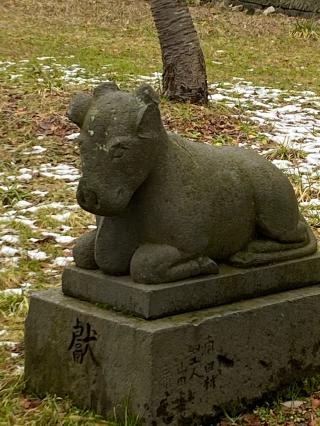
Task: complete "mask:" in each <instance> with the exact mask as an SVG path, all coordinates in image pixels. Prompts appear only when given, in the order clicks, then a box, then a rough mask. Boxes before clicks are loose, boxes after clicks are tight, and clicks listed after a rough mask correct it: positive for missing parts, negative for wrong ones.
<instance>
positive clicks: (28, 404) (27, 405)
mask: <svg viewBox="0 0 320 426" xmlns="http://www.w3.org/2000/svg"><path fill="white" fill-rule="evenodd" d="M41 404H42V400H41V399H28V398H23V399H22V400H21V406H22V407H23V408H24V409H25V410H34V409H35V408H37V407H39V406H40V405H41Z"/></svg>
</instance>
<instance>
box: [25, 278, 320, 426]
mask: <svg viewBox="0 0 320 426" xmlns="http://www.w3.org/2000/svg"><path fill="white" fill-rule="evenodd" d="M319 306H320V286H319V285H315V286H312V287H306V288H304V289H298V290H292V291H288V292H283V293H279V294H277V295H269V296H265V297H261V298H257V299H252V300H249V301H244V302H238V303H234V304H230V305H225V306H221V307H216V308H211V309H208V310H203V311H198V312H194V313H189V314H182V315H177V316H174V317H168V318H165V319H158V320H154V321H146V320H139V319H137V318H132V317H128V316H125V315H123V314H118V313H115V312H112V311H110V310H104V309H101V308H97V307H94V306H93V305H91V304H89V303H87V302H80V301H78V300H75V299H73V298H69V297H66V296H63V295H62V294H61V292H60V291H59V290H49V291H47V292H42V293H38V294H34V295H32V297H31V304H30V311H29V315H28V318H27V323H26V337H25V346H26V365H25V374H26V380H27V388H28V389H29V390H32V391H34V392H36V393H40V394H43V393H45V392H50V393H56V394H57V395H62V396H64V395H66V394H68V395H70V396H71V398H72V399H73V400H74V401H75V402H76V403H77V404H79V405H81V406H84V407H88V408H92V409H94V410H96V411H97V412H99V413H102V414H103V415H108V414H112V410H113V407H114V406H117V405H118V404H120V402H121V401H123V400H124V399H126V398H129V399H130V401H131V405H132V408H133V410H134V411H135V412H136V413H140V414H141V416H143V418H144V421H145V425H147V426H163V425H167V424H172V425H178V426H182V425H183V426H186V425H191V424H192V425H196V424H197V420H198V421H199V423H200V420H203V419H204V418H208V417H209V416H212V415H213V414H214V413H215V410H216V408H217V407H219V406H221V405H225V406H226V405H227V406H228V405H229V404H231V403H234V402H238V401H239V400H242V401H244V402H245V401H246V402H248V401H252V400H255V399H257V398H259V397H261V396H262V395H263V394H264V393H265V392H269V391H271V390H275V389H276V388H278V387H279V386H282V385H284V384H287V383H289V382H290V381H292V380H294V379H298V378H301V377H305V376H306V375H308V374H311V373H314V372H315V371H316V370H319V368H320V329H319V323H320V309H319ZM199 423H198V424H199ZM202 424H204V422H202Z"/></svg>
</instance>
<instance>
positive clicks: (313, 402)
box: [311, 397, 320, 410]
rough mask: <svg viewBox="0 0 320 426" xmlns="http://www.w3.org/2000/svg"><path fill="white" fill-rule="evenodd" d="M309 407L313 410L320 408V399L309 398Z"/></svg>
mask: <svg viewBox="0 0 320 426" xmlns="http://www.w3.org/2000/svg"><path fill="white" fill-rule="evenodd" d="M311 406H312V408H313V410H317V409H318V408H319V407H320V399H319V398H315V397H311Z"/></svg>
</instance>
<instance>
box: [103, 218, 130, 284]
mask: <svg viewBox="0 0 320 426" xmlns="http://www.w3.org/2000/svg"><path fill="white" fill-rule="evenodd" d="M137 246H138V238H137V235H136V229H135V225H134V222H133V220H132V218H130V216H129V215H128V214H124V215H123V216H114V217H102V218H100V221H99V223H98V229H97V236H96V240H95V261H96V263H97V265H98V266H99V268H100V269H101V270H102V271H103V272H104V273H105V274H109V275H126V274H128V273H129V270H130V261H131V258H132V256H133V253H134V251H135V250H136V248H137Z"/></svg>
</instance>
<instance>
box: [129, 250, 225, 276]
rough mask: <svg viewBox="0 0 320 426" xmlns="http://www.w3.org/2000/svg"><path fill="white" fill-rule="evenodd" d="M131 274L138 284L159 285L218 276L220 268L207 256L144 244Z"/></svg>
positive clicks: (132, 265)
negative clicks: (201, 275)
mask: <svg viewBox="0 0 320 426" xmlns="http://www.w3.org/2000/svg"><path fill="white" fill-rule="evenodd" d="M130 272H131V276H132V278H133V280H134V281H136V282H140V283H146V284H157V283H163V282H172V281H177V280H182V279H185V278H189V277H192V276H195V275H199V274H216V273H218V272H219V268H218V266H217V265H216V263H215V262H214V261H213V260H212V259H210V258H209V257H207V256H194V255H193V256H191V255H190V254H186V253H183V252H181V251H180V250H178V249H177V248H175V247H172V246H169V245H160V244H144V245H143V246H141V247H139V248H138V249H137V250H136V252H135V253H134V255H133V257H132V260H131V267H130Z"/></svg>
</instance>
